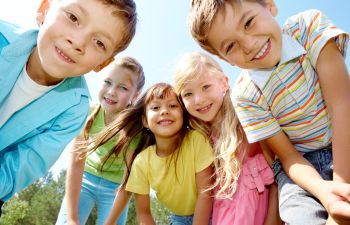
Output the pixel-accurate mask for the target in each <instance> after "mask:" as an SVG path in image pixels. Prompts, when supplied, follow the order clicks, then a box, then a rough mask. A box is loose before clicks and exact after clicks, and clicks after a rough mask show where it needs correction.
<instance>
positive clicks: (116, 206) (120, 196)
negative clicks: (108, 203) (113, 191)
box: [104, 187, 131, 225]
mask: <svg viewBox="0 0 350 225" xmlns="http://www.w3.org/2000/svg"><path fill="white" fill-rule="evenodd" d="M130 196H131V193H130V192H128V191H126V190H125V189H124V188H121V187H120V188H119V189H117V195H116V196H115V199H114V202H113V206H112V209H111V211H110V213H109V215H108V218H107V220H106V221H105V223H104V225H115V224H116V223H117V221H118V218H119V216H120V215H121V214H122V212H123V210H124V208H125V206H126V205H127V204H128V201H129V199H130Z"/></svg>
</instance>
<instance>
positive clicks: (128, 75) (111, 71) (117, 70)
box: [103, 65, 138, 84]
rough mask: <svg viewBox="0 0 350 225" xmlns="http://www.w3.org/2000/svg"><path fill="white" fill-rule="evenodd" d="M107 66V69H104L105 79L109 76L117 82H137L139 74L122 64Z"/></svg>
mask: <svg viewBox="0 0 350 225" xmlns="http://www.w3.org/2000/svg"><path fill="white" fill-rule="evenodd" d="M107 68H108V67H107ZM107 68H106V71H104V75H103V77H104V78H105V79H106V78H109V79H112V80H114V81H116V82H121V83H131V84H135V83H136V82H137V78H138V76H137V74H136V73H135V72H133V71H131V70H130V69H128V68H125V67H122V66H120V65H115V66H113V67H111V68H108V69H107Z"/></svg>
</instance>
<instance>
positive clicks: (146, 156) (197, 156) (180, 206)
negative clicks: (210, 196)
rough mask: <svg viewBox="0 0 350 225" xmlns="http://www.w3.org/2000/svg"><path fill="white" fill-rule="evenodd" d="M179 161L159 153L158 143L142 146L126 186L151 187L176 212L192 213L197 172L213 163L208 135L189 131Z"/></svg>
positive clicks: (141, 191) (132, 189) (142, 191)
mask: <svg viewBox="0 0 350 225" xmlns="http://www.w3.org/2000/svg"><path fill="white" fill-rule="evenodd" d="M179 151H180V152H179V155H178V159H177V162H176V165H177V166H176V171H175V166H174V160H171V165H170V166H168V164H167V162H169V161H170V158H171V155H170V156H168V157H159V156H158V155H157V154H156V146H155V145H152V146H149V147H148V148H146V149H145V150H143V151H142V152H141V153H140V154H139V155H138V156H137V157H136V158H135V161H134V162H133V165H132V169H131V173H130V177H129V179H128V182H127V185H126V190H127V191H130V192H133V193H137V194H143V195H147V194H149V192H150V188H152V189H153V190H154V191H155V193H156V196H157V198H158V200H159V201H160V202H161V203H162V204H163V205H164V206H165V207H167V208H168V209H169V210H170V211H172V212H173V213H175V214H176V215H182V216H185V215H192V214H193V213H194V210H195V206H196V201H197V195H198V193H197V187H196V173H198V172H200V171H202V170H203V169H205V168H207V167H208V166H209V165H211V164H212V163H213V150H212V148H211V146H210V143H209V141H208V139H207V138H205V137H204V136H203V135H202V134H200V133H199V132H197V131H189V132H188V134H187V135H186V137H185V138H184V140H183V142H182V145H181V147H180V149H179Z"/></svg>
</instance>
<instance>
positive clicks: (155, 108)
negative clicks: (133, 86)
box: [150, 105, 159, 111]
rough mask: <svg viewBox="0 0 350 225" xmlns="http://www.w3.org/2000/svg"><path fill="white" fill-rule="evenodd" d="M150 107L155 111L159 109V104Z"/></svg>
mask: <svg viewBox="0 0 350 225" xmlns="http://www.w3.org/2000/svg"><path fill="white" fill-rule="evenodd" d="M150 108H151V110H153V111H158V110H159V106H157V105H154V106H151V107H150Z"/></svg>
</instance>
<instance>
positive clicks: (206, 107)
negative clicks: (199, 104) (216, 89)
mask: <svg viewBox="0 0 350 225" xmlns="http://www.w3.org/2000/svg"><path fill="white" fill-rule="evenodd" d="M212 105H213V104H209V105H207V106H205V107H203V108H200V109H197V111H198V112H200V113H206V112H208V111H209V110H210V109H211V107H212Z"/></svg>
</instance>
